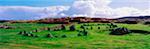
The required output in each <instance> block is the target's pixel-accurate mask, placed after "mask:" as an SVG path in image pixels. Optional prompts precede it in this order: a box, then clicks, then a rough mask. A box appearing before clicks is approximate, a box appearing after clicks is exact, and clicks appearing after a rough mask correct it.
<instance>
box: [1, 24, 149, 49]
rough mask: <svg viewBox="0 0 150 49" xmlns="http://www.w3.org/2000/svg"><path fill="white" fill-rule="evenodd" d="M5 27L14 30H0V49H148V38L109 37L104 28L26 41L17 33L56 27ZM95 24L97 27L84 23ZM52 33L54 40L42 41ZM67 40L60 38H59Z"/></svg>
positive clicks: (142, 27)
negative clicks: (64, 36) (80, 34)
mask: <svg viewBox="0 0 150 49" xmlns="http://www.w3.org/2000/svg"><path fill="white" fill-rule="evenodd" d="M0 24H7V25H9V26H15V27H16V29H0V49H150V35H144V34H137V33H136V34H135V33H132V34H128V35H123V36H115V35H109V32H110V31H101V30H107V28H106V27H107V26H106V25H98V26H100V27H101V29H97V27H98V26H92V27H93V30H90V27H91V26H87V27H88V28H89V30H88V32H89V34H88V36H81V37H78V36H77V34H78V32H77V31H69V26H67V30H61V31H41V32H37V33H34V34H37V35H39V36H40V37H38V38H35V37H26V36H22V35H18V32H19V31H24V30H26V31H31V30H34V29H37V28H43V27H53V26H56V25H59V24H36V23H15V24H9V23H0ZM88 24H97V23H88ZM117 25H118V26H119V27H127V28H129V29H140V30H146V31H150V27H149V26H148V25H142V24H117ZM75 26H76V29H77V30H81V29H80V26H81V24H75ZM48 33H52V34H53V35H56V36H59V37H58V38H45V36H46V34H48ZM64 34H65V35H67V38H61V37H60V36H62V35H64Z"/></svg>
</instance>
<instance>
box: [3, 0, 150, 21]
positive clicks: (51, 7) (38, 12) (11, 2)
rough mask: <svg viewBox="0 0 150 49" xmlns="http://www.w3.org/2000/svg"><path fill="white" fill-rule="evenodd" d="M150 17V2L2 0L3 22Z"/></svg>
mask: <svg viewBox="0 0 150 49" xmlns="http://www.w3.org/2000/svg"><path fill="white" fill-rule="evenodd" d="M145 15H150V0H0V20H35V19H42V18H58V17H78V16H85V17H99V18H118V17H125V16H145Z"/></svg>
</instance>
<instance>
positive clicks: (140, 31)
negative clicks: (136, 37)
mask: <svg viewBox="0 0 150 49" xmlns="http://www.w3.org/2000/svg"><path fill="white" fill-rule="evenodd" d="M131 32H133V33H140V34H150V32H149V31H144V30H131Z"/></svg>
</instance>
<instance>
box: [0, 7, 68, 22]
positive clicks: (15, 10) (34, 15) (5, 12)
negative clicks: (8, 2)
mask: <svg viewBox="0 0 150 49" xmlns="http://www.w3.org/2000/svg"><path fill="white" fill-rule="evenodd" d="M68 8H69V7H68V6H51V7H28V6H0V9H1V10H0V19H5V20H8V19H9V20H28V19H41V18H47V17H55V16H56V15H57V14H58V13H59V12H61V11H64V10H67V9H68Z"/></svg>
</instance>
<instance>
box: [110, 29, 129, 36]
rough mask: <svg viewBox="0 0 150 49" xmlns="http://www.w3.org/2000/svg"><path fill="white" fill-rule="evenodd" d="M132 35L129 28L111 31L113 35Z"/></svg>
mask: <svg viewBox="0 0 150 49" xmlns="http://www.w3.org/2000/svg"><path fill="white" fill-rule="evenodd" d="M129 33H131V31H130V30H128V29H127V28H116V29H113V30H112V31H111V33H110V34H111V35H124V34H129Z"/></svg>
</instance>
